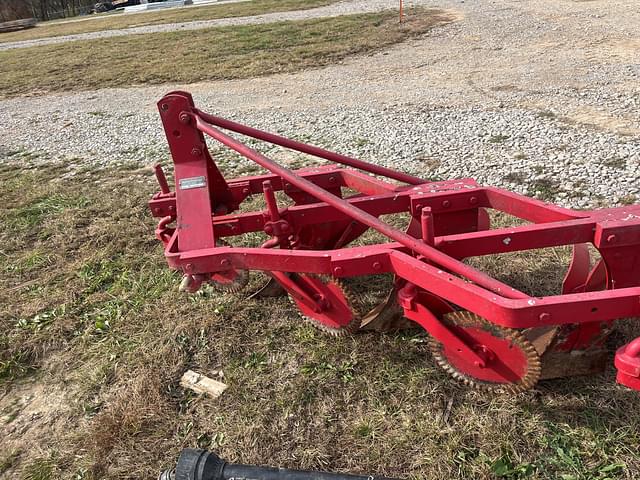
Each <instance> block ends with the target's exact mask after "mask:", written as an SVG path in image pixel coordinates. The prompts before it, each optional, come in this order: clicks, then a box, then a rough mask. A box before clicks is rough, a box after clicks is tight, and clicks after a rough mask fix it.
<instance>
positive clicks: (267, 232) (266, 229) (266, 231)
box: [264, 225, 273, 235]
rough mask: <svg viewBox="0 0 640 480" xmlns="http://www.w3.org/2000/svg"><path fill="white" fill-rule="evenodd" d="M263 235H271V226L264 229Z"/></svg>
mask: <svg viewBox="0 0 640 480" xmlns="http://www.w3.org/2000/svg"><path fill="white" fill-rule="evenodd" d="M264 233H266V234H267V235H271V234H273V227H272V226H271V225H267V226H266V227H264Z"/></svg>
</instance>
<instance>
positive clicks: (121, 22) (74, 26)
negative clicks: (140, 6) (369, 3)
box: [0, 0, 337, 43]
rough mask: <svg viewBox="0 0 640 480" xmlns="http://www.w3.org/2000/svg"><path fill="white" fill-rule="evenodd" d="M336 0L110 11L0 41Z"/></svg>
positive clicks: (258, 1) (273, 0)
mask: <svg viewBox="0 0 640 480" xmlns="http://www.w3.org/2000/svg"><path fill="white" fill-rule="evenodd" d="M336 1H337V0H252V1H248V2H240V3H230V4H226V5H225V4H223V5H207V6H195V7H187V8H173V9H169V10H160V11H150V12H143V13H136V14H130V15H125V14H122V13H112V14H107V15H98V16H95V18H91V19H85V18H83V19H82V21H74V22H68V21H66V22H64V23H62V22H61V21H59V20H55V21H51V22H45V23H40V24H39V25H38V27H36V28H31V29H28V30H21V31H17V32H7V33H1V34H0V43H4V42H16V41H21V40H32V39H34V38H45V37H59V36H61V35H75V34H78V33H89V32H98V31H101V30H115V29H119V28H129V27H141V26H145V25H160V24H166V23H180V22H192V21H195V20H213V19H217V18H230V17H245V16H249V15H260V14H263V13H272V12H285V11H288V10H303V9H307V8H315V7H322V6H324V5H328V4H330V3H335V2H336Z"/></svg>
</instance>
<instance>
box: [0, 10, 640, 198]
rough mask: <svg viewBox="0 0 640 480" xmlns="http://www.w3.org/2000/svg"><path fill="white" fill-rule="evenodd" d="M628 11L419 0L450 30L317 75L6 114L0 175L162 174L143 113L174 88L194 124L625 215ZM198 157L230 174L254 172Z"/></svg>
mask: <svg viewBox="0 0 640 480" xmlns="http://www.w3.org/2000/svg"><path fill="white" fill-rule="evenodd" d="M634 1H635V0H618V1H612V2H609V3H608V8H607V11H606V12H604V11H602V10H601V9H600V8H599V7H598V6H597V5H596V4H597V2H569V1H566V2H557V1H555V0H548V1H542V0H529V1H522V2H510V1H507V0H495V1H492V2H481V3H480V2H465V3H460V2H451V1H442V2H439V3H437V4H436V3H435V2H423V3H425V4H429V5H431V6H434V7H444V8H448V9H449V11H450V12H451V14H452V15H454V16H455V17H456V18H457V20H456V21H455V22H453V23H451V24H448V25H445V26H442V27H437V28H435V29H434V30H432V31H431V32H430V33H429V34H428V35H426V36H424V37H422V38H420V39H415V40H412V41H410V42H407V43H405V44H401V45H398V46H396V47H393V48H391V49H388V50H386V51H384V52H380V53H377V54H374V55H369V56H362V57H358V58H352V59H349V60H347V61H345V62H343V63H341V64H337V65H333V66H329V67H326V68H322V69H316V70H309V71H304V72H299V73H295V74H286V75H273V76H269V77H264V78H258V79H251V80H237V81H217V82H208V83H200V84H194V85H189V86H184V85H167V86H161V87H144V86H143V87H137V88H129V89H106V90H100V91H95V92H82V93H71V94H59V95H49V96H42V97H31V98H14V99H7V100H3V101H0V134H1V135H0V161H9V162H15V161H21V162H23V163H28V164H32V165H39V164H41V163H43V162H64V163H65V164H66V165H68V166H69V170H70V171H73V170H74V169H80V168H82V169H85V168H87V167H90V168H96V169H98V168H100V167H103V166H112V165H125V164H127V165H128V164H131V163H133V164H137V165H145V164H149V163H153V162H156V161H158V160H160V161H163V162H168V161H169V158H168V151H167V146H166V140H165V139H164V136H163V132H162V128H161V125H160V122H159V117H158V115H157V112H156V109H155V102H156V101H157V100H158V99H159V98H160V97H161V96H162V95H163V94H164V93H165V92H166V91H169V90H172V89H177V88H179V89H187V90H190V91H191V92H192V93H193V94H194V97H195V99H196V102H197V104H198V105H199V106H200V107H201V108H202V109H203V110H205V111H211V112H213V113H215V114H218V115H222V116H228V117H230V118H232V119H234V120H237V121H242V122H246V123H248V124H250V125H253V126H256V127H257V128H261V129H265V130H270V131H276V132H278V133H281V134H284V135H287V136H292V137H294V138H297V139H300V140H303V141H309V142H312V143H316V144H319V145H321V146H324V147H327V148H331V149H335V150H337V151H340V152H343V153H346V154H349V155H353V156H357V157H359V158H363V159H365V160H370V161H373V162H376V163H379V164H382V165H386V166H390V167H393V168H396V169H398V170H402V171H406V172H410V173H413V174H416V175H420V176H423V177H425V178H436V179H448V178H456V177H473V178H476V179H477V180H478V181H479V182H480V183H482V184H486V185H495V186H501V187H506V188H509V189H512V190H515V191H518V192H522V193H525V194H528V195H535V196H538V197H540V198H543V199H545V200H552V201H555V202H557V203H559V204H561V205H566V206H571V207H579V208H587V207H592V206H596V205H601V204H611V205H612V204H616V203H628V202H630V201H638V200H640V130H639V129H638V125H640V109H639V108H638V107H639V106H640V92H638V89H637V85H638V76H639V74H640V65H639V60H640V59H639V58H638V56H637V50H638V47H639V46H640V30H639V29H637V28H635V27H636V26H637V25H638V24H639V23H640V22H639V20H640V12H637V11H636V10H634V9H633V8H631V7H632V6H633V5H634ZM351 3H353V2H351ZM595 15H598V16H595ZM250 144H251V145H252V146H256V148H259V149H261V150H262V151H263V152H265V153H267V154H269V155H272V156H274V157H275V158H276V159H278V160H280V161H283V162H288V163H290V164H294V165H298V164H299V161H298V160H297V158H294V157H291V156H286V155H284V154H283V153H282V151H281V150H280V149H277V148H272V149H270V148H265V146H264V145H261V144H259V143H258V142H250ZM210 146H211V148H212V150H213V151H214V152H217V156H216V158H217V159H218V161H219V163H220V164H221V166H222V167H223V169H224V171H225V173H226V174H227V175H235V174H243V173H248V172H252V171H254V170H253V169H254V165H253V164H252V163H251V162H249V161H247V160H245V159H242V158H239V157H237V156H236V155H230V154H228V153H224V154H223V153H220V152H218V148H217V147H216V146H215V144H214V142H211V143H210ZM2 158H4V160H2ZM293 160H296V161H293ZM96 175H99V172H97V173H96Z"/></svg>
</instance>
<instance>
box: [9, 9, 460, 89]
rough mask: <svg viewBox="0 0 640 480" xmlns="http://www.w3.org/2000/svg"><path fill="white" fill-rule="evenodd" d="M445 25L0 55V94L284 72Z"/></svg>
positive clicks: (364, 24) (371, 22)
mask: <svg viewBox="0 0 640 480" xmlns="http://www.w3.org/2000/svg"><path fill="white" fill-rule="evenodd" d="M447 20H448V19H447V17H446V16H445V15H444V14H443V13H442V12H441V11H438V10H416V11H414V12H412V13H411V14H410V15H409V16H408V18H407V21H405V22H404V23H402V24H398V21H397V15H396V14H395V13H393V12H381V13H371V14H362V15H349V16H343V17H336V18H327V19H321V20H308V21H300V22H280V23H272V24H266V25H247V26H236V27H224V28H212V29H206V30H193V31H185V32H171V33H153V34H144V35H136V36H125V37H117V38H110V39H104V40H92V41H82V42H80V41H77V42H71V43H65V44H60V45H48V46H42V47H31V48H22V49H16V50H8V51H4V52H0V95H4V96H14V95H22V94H32V93H39V94H43V93H47V92H56V91H64V90H84V89H94V88H104V87H126V86H128V85H137V84H147V85H148V84H162V83H168V82H171V83H192V82H197V81H202V80H217V79H225V78H250V77H255V76H258V75H268V74H272V73H281V72H292V71H296V70H301V69H305V68H312V67H318V66H322V65H326V64H329V63H334V62H337V61H340V60H342V59H343V58H345V57H347V56H348V55H354V54H363V53H367V52H372V51H375V50H378V49H381V48H384V47H387V46H389V45H391V44H394V43H397V42H401V41H403V40H406V39H408V38H411V37H413V36H416V35H420V34H423V33H425V32H426V31H428V30H429V29H430V28H431V27H433V26H434V25H436V24H440V23H443V22H446V21H447ZM134 43H135V44H137V45H141V44H144V45H145V48H144V49H134V48H131V46H132V45H133V44H134ZM26 65H28V66H29V68H26V69H25V66H26Z"/></svg>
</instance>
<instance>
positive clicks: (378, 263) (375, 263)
mask: <svg viewBox="0 0 640 480" xmlns="http://www.w3.org/2000/svg"><path fill="white" fill-rule="evenodd" d="M381 268H382V265H381V264H380V262H373V269H374V270H380V269H381Z"/></svg>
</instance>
